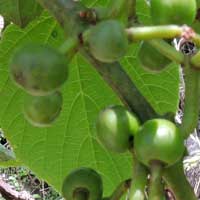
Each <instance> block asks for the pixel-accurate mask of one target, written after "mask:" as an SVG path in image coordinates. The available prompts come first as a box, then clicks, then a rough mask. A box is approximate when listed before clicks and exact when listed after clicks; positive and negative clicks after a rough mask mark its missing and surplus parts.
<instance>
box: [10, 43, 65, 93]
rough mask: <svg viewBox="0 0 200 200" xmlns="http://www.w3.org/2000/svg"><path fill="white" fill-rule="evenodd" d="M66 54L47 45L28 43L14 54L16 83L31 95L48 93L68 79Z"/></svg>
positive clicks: (13, 68)
mask: <svg viewBox="0 0 200 200" xmlns="http://www.w3.org/2000/svg"><path fill="white" fill-rule="evenodd" d="M67 64H68V62H67V60H66V58H65V56H64V55H62V54H60V53H59V52H58V51H57V50H56V49H54V48H52V47H48V46H45V45H36V44H31V45H26V46H23V47H21V48H20V49H18V50H17V51H16V53H15V54H14V56H13V58H12V61H11V64H10V71H11V77H12V79H13V80H14V81H15V83H16V84H17V85H18V86H19V87H20V88H23V89H24V90H25V91H26V92H28V93H29V94H31V95H38V96H42V95H47V94H49V93H51V92H52V91H55V90H56V89H57V88H59V87H60V86H61V85H62V84H63V83H64V82H65V81H66V79H67V75H68V67H67Z"/></svg>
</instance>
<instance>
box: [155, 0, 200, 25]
mask: <svg viewBox="0 0 200 200" xmlns="http://www.w3.org/2000/svg"><path fill="white" fill-rule="evenodd" d="M196 8H197V7H196V0H190V1H189V2H188V0H168V1H166V0H152V1H151V15H152V21H153V23H154V24H181V25H183V24H188V25H190V24H192V22H193V21H194V19H195V16H196Z"/></svg>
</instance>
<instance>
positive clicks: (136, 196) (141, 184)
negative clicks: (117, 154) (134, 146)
mask: <svg viewBox="0 0 200 200" xmlns="http://www.w3.org/2000/svg"><path fill="white" fill-rule="evenodd" d="M131 154H132V162H133V164H132V183H131V188H130V192H129V200H144V199H145V187H146V185H147V175H148V172H147V169H146V168H145V167H144V166H143V165H142V164H141V163H139V161H138V160H137V158H136V156H135V153H134V151H133V150H132V151H131Z"/></svg>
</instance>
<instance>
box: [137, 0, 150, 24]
mask: <svg viewBox="0 0 200 200" xmlns="http://www.w3.org/2000/svg"><path fill="white" fill-rule="evenodd" d="M136 13H137V16H138V19H139V22H140V23H142V24H145V25H151V23H152V22H151V15H150V6H149V3H147V0H137V6H136Z"/></svg>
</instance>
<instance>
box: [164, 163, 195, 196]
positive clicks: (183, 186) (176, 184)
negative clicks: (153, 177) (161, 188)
mask: <svg viewBox="0 0 200 200" xmlns="http://www.w3.org/2000/svg"><path fill="white" fill-rule="evenodd" d="M163 178H164V180H165V182H166V183H167V185H168V187H169V188H170V189H171V190H172V191H173V193H174V196H175V198H176V200H197V198H196V197H195V195H194V191H193V189H192V187H191V185H190V184H189V182H188V181H187V179H186V176H185V174H184V170H183V164H182V162H181V161H180V162H178V163H176V164H175V165H173V166H171V167H169V168H166V169H164V171H163Z"/></svg>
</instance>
